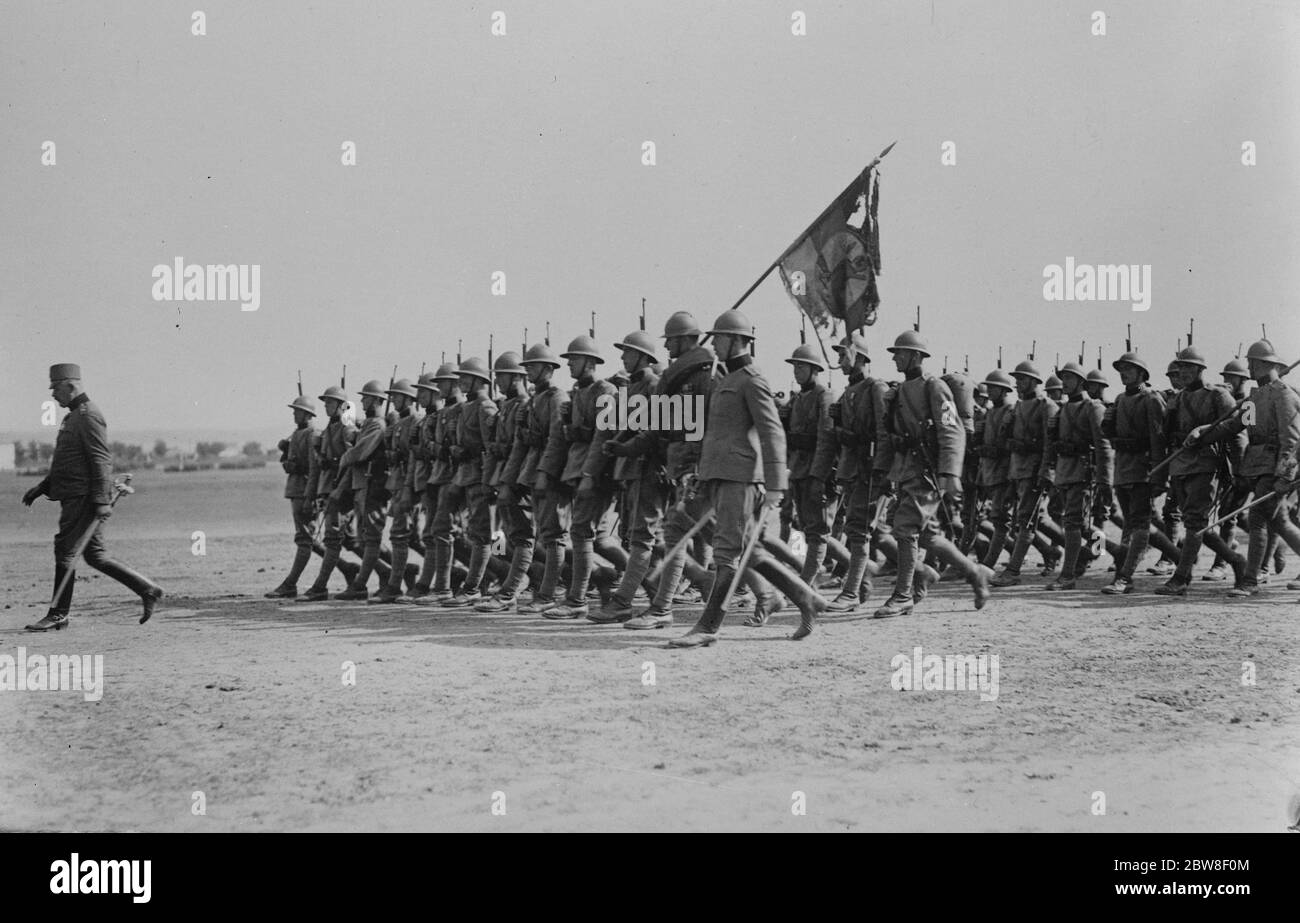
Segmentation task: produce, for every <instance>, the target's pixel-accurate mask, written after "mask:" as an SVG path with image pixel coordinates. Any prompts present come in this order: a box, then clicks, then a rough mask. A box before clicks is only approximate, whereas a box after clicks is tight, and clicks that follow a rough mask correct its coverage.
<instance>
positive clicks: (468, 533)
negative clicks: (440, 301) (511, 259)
mask: <svg viewBox="0 0 1300 923" xmlns="http://www.w3.org/2000/svg"><path fill="white" fill-rule="evenodd" d="M456 375H457V376H458V377H459V378H460V390H461V391H462V392H464V394H465V402H464V404H463V405H461V410H460V413H459V415H458V416H457V418H456V444H455V446H454V447H453V448H452V458H453V459H454V460H455V461H456V475H455V477H454V478H452V482H451V489H450V490H448V491H444V492H443V496H442V498H441V499H440V501H439V502H440V503H441V502H444V501H445V502H446V503H447V504H448V517H449V518H450V516H452V515H454V514H455V512H459V511H460V510H462V509H463V510H465V512H466V514H467V515H466V523H465V537H466V538H467V539H468V540H469V545H470V559H469V572H468V573H467V574H466V575H465V581H464V583H462V584H461V588H460V592H459V593H457V594H456V595H455V596H452V597H451V598H450V599H444V600H442V605H443V606H444V607H445V608H460V607H464V606H472V605H473V604H474V603H477V602H479V601H480V600H481V599H482V598H483V592H482V583H483V576H484V574H486V573H487V567H488V558H489V557H490V556H491V554H492V501H493V500H494V499H495V494H496V491H495V489H494V488H491V487H488V486H487V483H486V480H485V467H490V465H488V464H487V462H486V461H485V459H484V454H485V450H486V447H487V445H488V443H490V442H491V441H492V438H493V428H494V425H495V422H496V417H497V405H496V402H495V401H493V400H492V398H491V396H490V395H489V394H488V388H489V386H490V385H491V384H492V376H491V375H490V374H489V373H488V370H487V366H486V365H485V364H484V363H483V360H482V359H479V358H477V357H473V356H471V357H470V358H469V359H466V360H465V361H464V362H463V363H462V364H461V366H460V368H458V369H456ZM488 473H489V474H490V472H488ZM453 511H454V512H453Z"/></svg>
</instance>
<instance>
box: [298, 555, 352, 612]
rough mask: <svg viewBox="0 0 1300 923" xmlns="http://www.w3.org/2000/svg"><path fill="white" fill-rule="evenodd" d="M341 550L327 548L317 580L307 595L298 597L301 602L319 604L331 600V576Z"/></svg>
mask: <svg viewBox="0 0 1300 923" xmlns="http://www.w3.org/2000/svg"><path fill="white" fill-rule="evenodd" d="M341 550H342V549H340V548H339V547H338V546H326V548H325V554H324V555H323V556H322V558H321V563H320V571H319V572H318V573H317V574H316V580H315V582H314V583H312V585H311V586H310V587H309V588H308V589H307V592H306V593H304V594H303V595H302V596H300V597H298V598H299V599H300V600H301V601H303V602H317V601H320V600H323V599H329V598H330V594H329V582H330V575H331V574H333V573H334V567H335V565H337V564H338V560H339V553H340V552H341ZM351 582H352V581H351V580H349V581H348V583H349V584H351Z"/></svg>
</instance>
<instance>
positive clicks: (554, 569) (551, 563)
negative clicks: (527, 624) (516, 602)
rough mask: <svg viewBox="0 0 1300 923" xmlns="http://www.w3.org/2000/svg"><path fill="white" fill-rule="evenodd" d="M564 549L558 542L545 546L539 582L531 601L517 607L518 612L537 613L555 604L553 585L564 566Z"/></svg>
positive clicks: (558, 578)
mask: <svg viewBox="0 0 1300 923" xmlns="http://www.w3.org/2000/svg"><path fill="white" fill-rule="evenodd" d="M564 551H565V549H564V546H563V545H561V544H559V543H558V542H552V543H551V544H548V545H547V546H546V552H545V557H546V563H545V566H544V567H543V570H542V581H541V584H540V585H539V586H538V587H537V592H536V593H534V594H533V599H532V602H530V603H529V604H528V605H526V606H520V607H519V611H520V612H528V613H538V612H542V611H544V610H546V609H549V608H550V607H551V606H553V605H555V587H556V586H557V585H558V584H559V582H560V571H561V570H562V569H563V567H564Z"/></svg>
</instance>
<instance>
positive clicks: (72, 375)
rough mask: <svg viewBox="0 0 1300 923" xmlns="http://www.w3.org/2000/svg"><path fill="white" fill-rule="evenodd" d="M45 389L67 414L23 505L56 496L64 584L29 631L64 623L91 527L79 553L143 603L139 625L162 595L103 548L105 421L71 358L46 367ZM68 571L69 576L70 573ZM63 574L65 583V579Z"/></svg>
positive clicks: (107, 476)
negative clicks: (47, 468) (47, 384)
mask: <svg viewBox="0 0 1300 923" xmlns="http://www.w3.org/2000/svg"><path fill="white" fill-rule="evenodd" d="M50 391H51V392H52V394H53V397H54V400H55V401H57V402H58V404H59V406H60V407H65V408H67V411H68V412H67V414H66V415H64V417H63V421H62V422H61V423H60V424H59V435H58V439H56V440H55V443H54V456H53V457H52V458H51V459H50V473H49V474H47V475H46V476H45V477H44V479H42V481H41V482H40V483H39V484H37V485H36V486H35V487H33V488H32V489H31V490H29V491H27V492H26V493H25V494H23V506H31V505H32V504H33V503H35V502H36V500H37V499H38V498H40V497H49V498H50V499H51V500H58V501H59V503H60V509H59V531H58V534H57V535H55V536H54V587H55V589H56V590H58V588H59V586H60V584H62V585H63V592H62V593H61V594H60V595H59V597H58V598H57V599H54V598H51V600H50V609H49V611H48V612H46V614H45V616H44V617H43V618H42V619H41V620H40V621H38V622H35V623H33V624H31V625H28V626H26V627H27V630H28V631H49V630H50V629H51V628H53V629H54V630H55V631H58V630H60V629H62V628H67V627H68V610H69V609H70V608H71V607H72V589H73V585H74V584H75V583H76V576H75V572H76V567H77V561H76V558H74V557H73V555H74V554H75V553H76V551H77V543H78V542H79V541H80V539H81V538H82V536H83V535H85V533H86V532H87V531H88V530H91V529H93V530H94V531H93V533H92V534H91V537H90V541H89V543H88V544H87V545H86V547H85V550H84V551H83V552H82V554H83V555H84V557H85V559H86V563H87V564H89V565H90V566H91V567H93V568H95V570H97V571H99V572H100V573H102V574H107V575H108V576H110V577H112V578H113V579H114V580H116V581H117V582H118V583H121V584H124V585H125V586H127V587H129V588H130V590H131V591H132V592H133V593H136V594H138V595H139V597H140V599H141V601H142V602H143V603H144V612H143V614H142V615H141V616H140V624H142V625H143V624H144V623H145V622H147V621H149V619H150V617H151V616H152V615H153V612H154V607H155V606H156V605H157V604H158V600H159V599H161V598H162V596H163V590H162V587H160V586H158V584H156V583H154V582H153V581H152V580H150V579H149V578H148V577H146V576H144V575H143V574H141V573H138V572H137V571H134V570H132V569H131V568H129V567H127V566H126V565H125V564H122V563H120V562H118V561H114V560H112V559H111V558H109V557H108V554H107V552H106V551H105V548H104V537H103V524H104V523H105V522H106V521H107V520H108V517H109V516H111V515H112V514H113V507H112V502H113V455H112V453H111V452H110V451H109V448H108V423H106V422H105V420H104V415H103V414H102V413H101V412H100V410H99V407H98V406H97V405H96V404H95V403H93V402H92V401H91V400H90V397H89V396H88V395H87V394H86V392H85V391H83V390H81V367H80V366H78V365H75V364H73V363H71V362H64V363H59V364H58V365H52V366H50ZM69 575H70V576H69ZM65 576H67V580H66V582H65V581H64V577H65Z"/></svg>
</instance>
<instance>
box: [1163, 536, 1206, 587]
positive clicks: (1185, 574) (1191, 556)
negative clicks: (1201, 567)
mask: <svg viewBox="0 0 1300 923" xmlns="http://www.w3.org/2000/svg"><path fill="white" fill-rule="evenodd" d="M1179 525H1180V526H1181V525H1182V523H1179ZM1200 553H1201V536H1199V535H1197V534H1196V533H1194V532H1187V531H1184V532H1183V548H1182V551H1181V553H1180V554H1179V556H1178V567H1177V568H1176V569H1175V570H1174V573H1173V576H1172V577H1170V578H1169V579H1168V580H1167V581H1166V582H1165V583H1163V584H1162V585H1160V586H1158V587H1156V590H1155V591H1156V593H1158V594H1159V595H1161V596H1186V595H1187V585H1188V584H1189V583H1191V582H1192V568H1194V567H1195V566H1196V557H1197V555H1199V554H1200Z"/></svg>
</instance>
